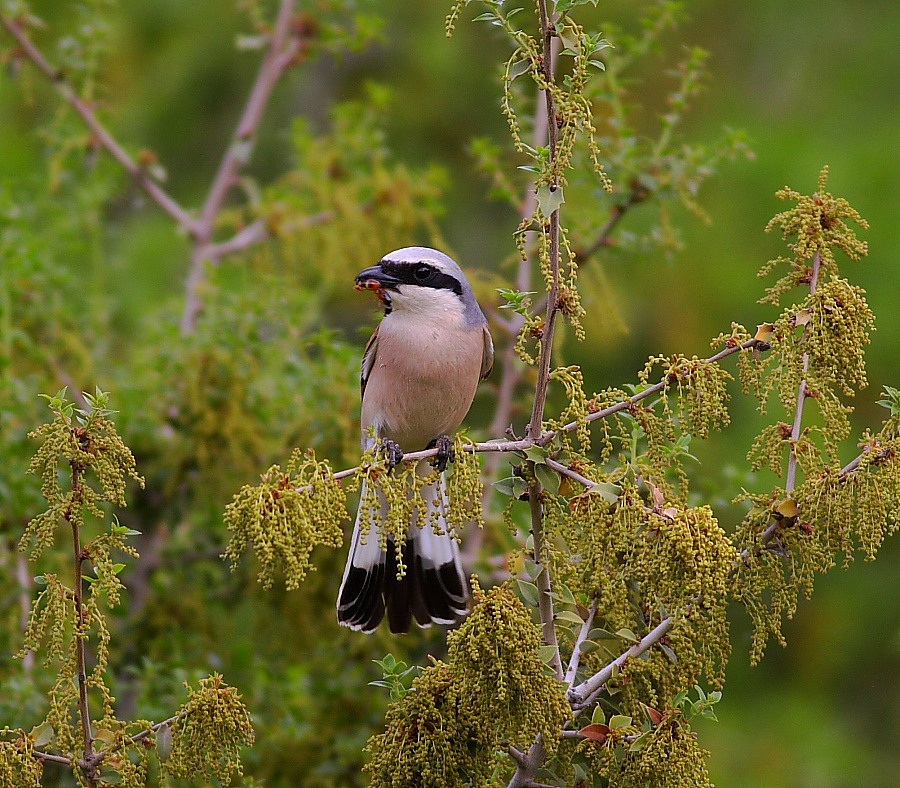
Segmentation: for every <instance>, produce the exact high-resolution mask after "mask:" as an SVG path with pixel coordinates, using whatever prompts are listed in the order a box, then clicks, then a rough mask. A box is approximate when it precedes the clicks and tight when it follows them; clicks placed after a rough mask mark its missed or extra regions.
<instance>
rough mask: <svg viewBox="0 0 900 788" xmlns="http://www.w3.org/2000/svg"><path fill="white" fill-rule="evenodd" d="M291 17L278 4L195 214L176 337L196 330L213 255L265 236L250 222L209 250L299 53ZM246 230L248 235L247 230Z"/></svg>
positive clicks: (286, 6)
mask: <svg viewBox="0 0 900 788" xmlns="http://www.w3.org/2000/svg"><path fill="white" fill-rule="evenodd" d="M293 15H294V0H282V2H281V6H280V8H279V10H278V18H277V20H276V22H275V28H274V30H273V31H272V36H271V38H270V40H269V48H268V50H267V52H266V55H265V57H264V58H263V62H262V64H261V65H260V68H259V72H258V73H257V76H256V82H255V83H254V85H253V89H252V90H251V91H250V95H249V97H248V99H247V104H246V105H245V107H244V111H243V113H242V114H241V118H240V120H239V121H238V124H237V128H236V130H235V134H234V138H233V139H232V141H231V145H230V146H229V147H228V150H227V151H225V154H224V155H223V156H222V160H221V162H220V163H219V169H218V171H217V172H216V176H215V178H214V179H213V182H212V185H211V186H210V189H209V193H208V194H207V197H206V201H205V202H204V204H203V209H202V211H201V213H200V221H199V222H197V224H196V228H195V231H194V238H195V245H194V251H193V254H192V255H191V267H190V270H189V271H188V277H187V283H186V285H185V290H186V297H185V303H184V311H183V312H182V316H181V333H182V334H183V335H187V334H191V333H193V332H194V329H195V328H196V325H197V318H198V317H199V315H200V310H201V308H202V304H203V299H202V294H201V291H202V288H203V283H204V281H205V279H206V271H205V268H206V265H207V264H208V263H210V262H216V261H218V260H219V259H221V258H220V257H216V256H214V255H215V253H221V252H222V250H223V248H224V250H225V251H226V252H231V251H236V250H237V249H244V248H247V247H248V246H250V245H252V244H253V243H259V242H260V241H261V240H262V239H263V238H264V237H265V235H266V234H267V229H266V227H265V224H264V223H261V222H260V223H256V222H255V223H254V224H251V225H250V227H251V228H253V230H252V232H251V231H248V232H246V234H244V233H245V231H241V233H238V234H237V235H236V236H235V237H234V238H232V239H231V240H230V241H227V242H225V243H224V244H220V245H218V246H216V245H213V244H212V236H213V231H214V230H215V224H216V218H217V216H218V215H219V212H220V211H221V210H222V206H223V205H224V203H225V199H226V198H227V196H228V193H229V192H230V191H231V188H232V187H233V186H234V184H235V183H236V182H237V176H238V173H239V172H240V170H241V168H242V167H244V165H246V164H247V162H248V161H249V159H250V154H251V153H252V151H253V143H254V141H255V138H256V133H257V131H258V129H259V124H260V122H261V121H262V115H263V110H264V109H265V107H266V104H267V103H268V101H269V97H270V96H271V95H272V90H273V89H274V87H275V85H276V84H277V82H278V80H279V79H280V78H281V75H282V74H283V73H284V70H285V69H286V68H287V67H288V66H289V65H290V63H291V62H292V61H293V59H294V57H295V56H296V54H297V52H298V50H299V46H300V42H299V40H298V39H297V38H296V37H295V36H292V35H291V20H292V17H293ZM245 229H246V230H249V228H245Z"/></svg>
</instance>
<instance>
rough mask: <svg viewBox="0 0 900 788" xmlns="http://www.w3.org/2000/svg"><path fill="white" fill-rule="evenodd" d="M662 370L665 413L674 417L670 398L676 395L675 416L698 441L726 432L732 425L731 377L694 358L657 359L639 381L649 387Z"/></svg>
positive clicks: (650, 364)
mask: <svg viewBox="0 0 900 788" xmlns="http://www.w3.org/2000/svg"><path fill="white" fill-rule="evenodd" d="M656 368H661V369H662V373H663V381H664V383H665V388H664V389H663V395H662V404H663V410H664V413H665V414H666V415H667V416H670V415H672V412H671V410H670V405H669V400H668V395H669V393H674V394H675V402H676V405H675V408H676V409H675V414H674V415H677V418H678V423H679V425H680V427H681V429H682V430H683V431H684V432H686V433H688V434H689V435H693V436H696V437H698V438H708V437H709V433H710V431H711V430H713V429H717V430H718V429H722V428H723V427H727V426H728V424H729V423H730V422H731V419H730V417H729V415H728V408H727V404H728V400H729V399H730V395H729V394H728V381H729V380H731V379H732V377H731V375H730V374H729V373H728V372H727V371H726V370H724V369H723V368H722V367H721V366H720V365H719V364H716V363H714V362H710V361H708V360H706V359H701V358H698V357H697V356H692V357H691V358H687V357H686V356H673V357H671V358H666V357H665V356H654V357H652V358H651V359H650V360H649V361H648V362H647V363H646V365H645V366H644V369H643V370H642V371H641V373H640V375H639V377H640V381H641V383H643V384H644V385H645V386H647V385H649V384H650V379H651V377H654V370H655V369H656Z"/></svg>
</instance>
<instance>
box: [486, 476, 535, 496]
mask: <svg viewBox="0 0 900 788" xmlns="http://www.w3.org/2000/svg"><path fill="white" fill-rule="evenodd" d="M494 489H495V490H496V491H497V492H498V493H500V494H501V495H508V496H509V497H510V498H517V499H518V498H521V497H522V496H523V495H524V494H525V490H527V489H528V485H527V484H526V483H525V480H524V479H522V478H521V477H519V476H507V477H506V478H505V479H498V480H497V481H495V482H494Z"/></svg>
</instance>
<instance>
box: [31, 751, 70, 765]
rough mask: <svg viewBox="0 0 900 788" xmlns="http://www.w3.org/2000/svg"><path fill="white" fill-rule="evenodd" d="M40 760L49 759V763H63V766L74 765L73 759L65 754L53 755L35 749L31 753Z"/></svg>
mask: <svg viewBox="0 0 900 788" xmlns="http://www.w3.org/2000/svg"><path fill="white" fill-rule="evenodd" d="M31 754H32V755H33V756H34V757H35V758H37V759H38V760H39V761H48V762H49V763H61V764H62V765H63V766H72V765H73V764H72V759H71V758H66V757H65V756H64V755H51V754H50V753H49V752H40V751H39V750H34V751H33V752H32V753H31Z"/></svg>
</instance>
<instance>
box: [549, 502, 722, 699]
mask: <svg viewBox="0 0 900 788" xmlns="http://www.w3.org/2000/svg"><path fill="white" fill-rule="evenodd" d="M546 534H547V542H548V543H551V544H553V543H558V542H560V541H561V542H562V543H563V544H564V546H565V549H563V550H560V551H557V550H555V549H551V550H550V555H549V561H550V566H551V570H552V573H553V576H554V578H555V579H556V581H557V583H562V584H564V585H566V586H567V587H568V588H570V589H571V590H572V591H573V592H575V593H578V594H581V595H582V596H583V597H586V598H589V599H590V598H595V599H596V600H597V610H598V614H597V625H598V626H599V627H601V628H603V629H606V630H607V631H608V632H617V631H619V630H622V629H625V630H629V631H631V632H633V633H634V634H635V635H636V636H642V635H643V634H646V632H648V631H649V630H650V629H652V628H653V627H654V626H655V625H656V624H658V623H659V622H660V621H661V620H662V618H663V617H665V616H666V615H673V616H675V618H676V624H675V626H674V627H673V629H672V630H671V631H670V633H669V635H668V636H667V644H668V645H669V646H670V648H671V651H672V652H673V656H674V657H675V658H676V661H675V662H668V661H666V660H667V658H666V656H665V655H664V653H660V654H659V655H658V656H659V662H658V663H657V662H652V661H650V662H642V663H638V662H635V663H633V666H632V663H627V664H626V666H625V668H624V672H625V673H628V672H629V671H630V670H632V667H633V669H634V670H636V671H638V672H642V671H643V670H644V669H645V668H646V669H647V670H648V671H649V672H650V676H651V679H652V681H651V684H652V685H653V686H654V687H655V688H656V690H658V691H659V692H660V695H661V697H662V698H663V699H665V698H666V697H671V696H672V695H674V694H675V693H677V692H679V691H681V690H683V689H687V688H690V687H691V686H692V685H693V684H695V683H697V681H698V680H699V679H700V677H701V676H705V677H706V678H707V680H708V681H710V682H711V683H713V684H715V685H719V684H721V682H722V678H723V671H724V666H725V663H726V661H727V658H728V654H729V652H730V644H729V640H728V627H727V620H726V616H725V604H726V600H727V598H728V594H729V592H730V590H731V581H730V573H731V571H732V570H733V567H734V564H735V562H736V561H737V557H738V554H737V551H736V550H735V549H734V547H732V545H731V543H730V541H729V539H728V537H727V535H726V534H725V532H724V531H723V530H722V528H721V527H720V526H719V524H718V522H717V521H716V519H715V517H714V516H713V514H712V511H711V510H710V509H709V507H706V506H702V507H697V508H691V507H686V506H683V505H682V504H680V503H677V502H676V503H675V504H669V502H668V501H662V502H661V503H660V505H658V506H656V507H653V508H652V507H648V506H647V505H646V504H645V503H644V501H643V499H642V498H641V496H640V494H639V491H638V490H637V488H635V487H632V486H625V487H624V488H623V490H622V492H621V494H620V496H619V499H618V501H617V502H616V504H615V505H610V504H609V503H608V501H606V500H605V499H604V498H602V497H601V496H599V495H592V494H585V495H582V496H576V497H574V498H572V499H571V500H570V501H569V502H568V505H567V507H565V508H563V507H555V508H548V509H547V526H546ZM625 648H627V642H625V641H623V642H622V643H621V644H618V645H617V646H612V647H611V652H610V653H606V652H605V651H604V650H602V649H601V650H598V651H595V652H593V653H591V654H590V655H587V658H586V660H585V665H586V666H587V667H588V668H590V667H593V666H594V663H593V660H596V661H597V664H596V668H597V669H599V668H600V667H603V665H604V664H605V663H606V662H608V661H609V659H610V658H613V657H616V656H618V654H619V653H621V651H622V650H624V649H625ZM653 659H656V655H654V656H653V657H652V658H651V660H653Z"/></svg>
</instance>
